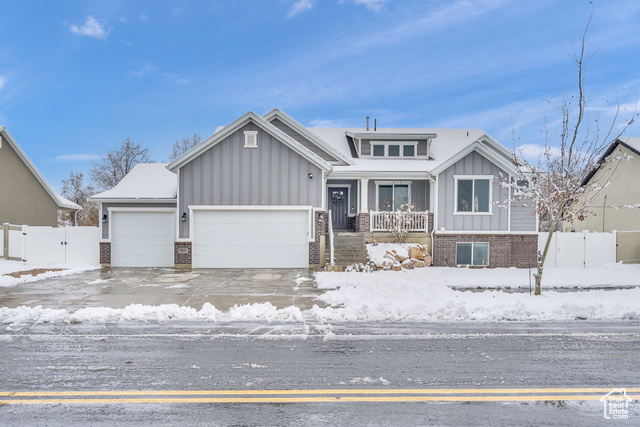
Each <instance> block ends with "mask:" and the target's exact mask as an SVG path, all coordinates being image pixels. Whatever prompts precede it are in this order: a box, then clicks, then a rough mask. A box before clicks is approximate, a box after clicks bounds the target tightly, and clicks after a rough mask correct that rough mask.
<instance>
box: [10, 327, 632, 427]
mask: <svg viewBox="0 0 640 427" xmlns="http://www.w3.org/2000/svg"><path fill="white" fill-rule="evenodd" d="M0 361H1V363H0V378H1V379H2V382H1V384H2V385H1V386H0V392H2V393H0V394H1V395H0V402H1V403H4V404H3V405H0V425H3V426H13V425H19V426H23V425H66V426H69V425H154V426H155V425H296V426H298V425H331V426H333V425H407V426H414V425H488V426H489V425H490V426H514V425H517V426H527V425H531V426H541V425H556V426H557V425H581V426H591V425H594V426H595V425H638V424H639V423H640V402H639V401H637V400H636V401H634V402H631V403H630V404H629V406H628V409H629V420H626V421H622V420H612V419H611V420H607V419H605V418H604V416H603V407H602V403H601V402H600V401H599V400H598V399H599V398H600V397H602V396H603V395H605V394H606V393H607V391H608V390H611V389H613V388H614V387H627V388H628V389H630V392H629V395H632V396H637V395H640V389H638V387H639V386H640V369H638V362H640V325H639V324H637V323H625V324H618V325H612V324H593V323H586V324H585V323H582V324H581V323H571V324H563V325H552V324H519V323H514V324H498V325H434V324H428V325H424V324H421V325H398V324H380V325H343V326H335V325H334V326H333V327H330V326H322V325H318V326H301V325H252V324H242V325H238V324H234V325H210V324H209V325H207V324H202V323H200V324H184V323H179V324H178V323H175V324H162V325H157V324H152V323H146V324H141V323H130V324H122V323H121V324H118V325H109V324H107V325H96V326H91V325H84V324H81V325H32V326H30V327H26V328H23V329H21V330H20V331H17V332H12V333H7V332H3V333H1V334H0ZM513 389H517V390H513ZM560 389H562V390H560Z"/></svg>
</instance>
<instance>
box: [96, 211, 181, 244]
mask: <svg viewBox="0 0 640 427" xmlns="http://www.w3.org/2000/svg"><path fill="white" fill-rule="evenodd" d="M175 207H176V204H175V203H171V202H166V203H103V204H102V214H103V215H104V214H107V213H108V212H109V208H136V209H138V208H144V209H147V208H158V209H160V208H165V209H166V208H170V209H175ZM110 220H111V218H107V222H103V223H102V238H103V239H105V240H107V239H109V221H110ZM100 221H102V218H101V219H100Z"/></svg>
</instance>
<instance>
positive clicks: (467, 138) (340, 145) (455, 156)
mask: <svg viewBox="0 0 640 427" xmlns="http://www.w3.org/2000/svg"><path fill="white" fill-rule="evenodd" d="M308 130H309V132H311V133H314V134H315V135H317V136H318V137H319V138H321V139H322V140H324V141H326V142H327V144H329V145H331V146H332V147H334V148H335V149H336V150H339V151H341V152H344V153H349V152H350V147H349V143H348V138H347V137H358V138H362V139H370V140H376V139H380V140H385V139H387V140H389V139H392V140H393V139H397V140H401V139H404V140H411V139H414V140H415V139H420V138H423V139H431V141H432V142H431V145H430V153H429V154H430V157H429V159H419V158H418V159H402V160H396V159H387V158H385V159H374V158H370V157H360V158H353V159H351V160H352V163H353V164H352V165H351V166H335V167H334V170H333V173H332V174H335V175H344V176H348V175H353V176H356V175H364V174H377V173H380V174H381V173H395V172H403V171H406V172H411V173H420V172H422V173H423V174H424V175H425V176H428V175H437V174H438V173H440V172H442V171H443V170H445V169H446V168H448V167H449V166H451V165H452V164H454V163H455V162H457V161H458V160H460V159H461V158H463V157H464V156H466V155H467V154H469V153H470V152H471V151H473V150H477V151H478V152H480V153H481V154H482V155H483V156H485V157H487V158H488V159H490V160H491V161H493V162H494V163H496V164H497V165H499V166H500V167H501V168H503V169H504V170H505V171H507V172H509V173H512V174H516V173H517V171H516V168H515V166H514V165H513V162H512V157H513V154H512V153H511V151H509V150H508V149H507V148H506V147H504V146H503V145H502V144H500V143H499V142H497V141H496V140H495V139H493V138H491V137H490V136H488V135H487V134H486V133H484V132H483V131H482V130H481V129H438V128H435V129H434V128H378V129H377V130H376V131H371V130H369V131H367V130H366V129H365V128H338V127H336V128H313V127H312V128H308Z"/></svg>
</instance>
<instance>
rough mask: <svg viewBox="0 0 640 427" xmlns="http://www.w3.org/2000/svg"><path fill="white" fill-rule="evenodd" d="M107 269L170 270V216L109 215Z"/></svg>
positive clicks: (133, 213) (131, 213)
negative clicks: (159, 268)
mask: <svg viewBox="0 0 640 427" xmlns="http://www.w3.org/2000/svg"><path fill="white" fill-rule="evenodd" d="M111 215H112V218H111V227H112V228H111V265H113V266H114V267H173V242H174V232H173V230H174V214H173V212H112V214H111Z"/></svg>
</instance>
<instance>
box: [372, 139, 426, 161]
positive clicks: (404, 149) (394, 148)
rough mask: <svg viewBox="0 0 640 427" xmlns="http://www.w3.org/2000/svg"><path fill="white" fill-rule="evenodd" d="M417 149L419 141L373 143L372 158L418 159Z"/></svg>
mask: <svg viewBox="0 0 640 427" xmlns="http://www.w3.org/2000/svg"><path fill="white" fill-rule="evenodd" d="M417 147H418V142H417V141H398V142H395V141H389V142H387V141H384V142H383V141H372V142H371V156H372V157H395V158H400V159H402V158H411V157H416V151H417Z"/></svg>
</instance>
